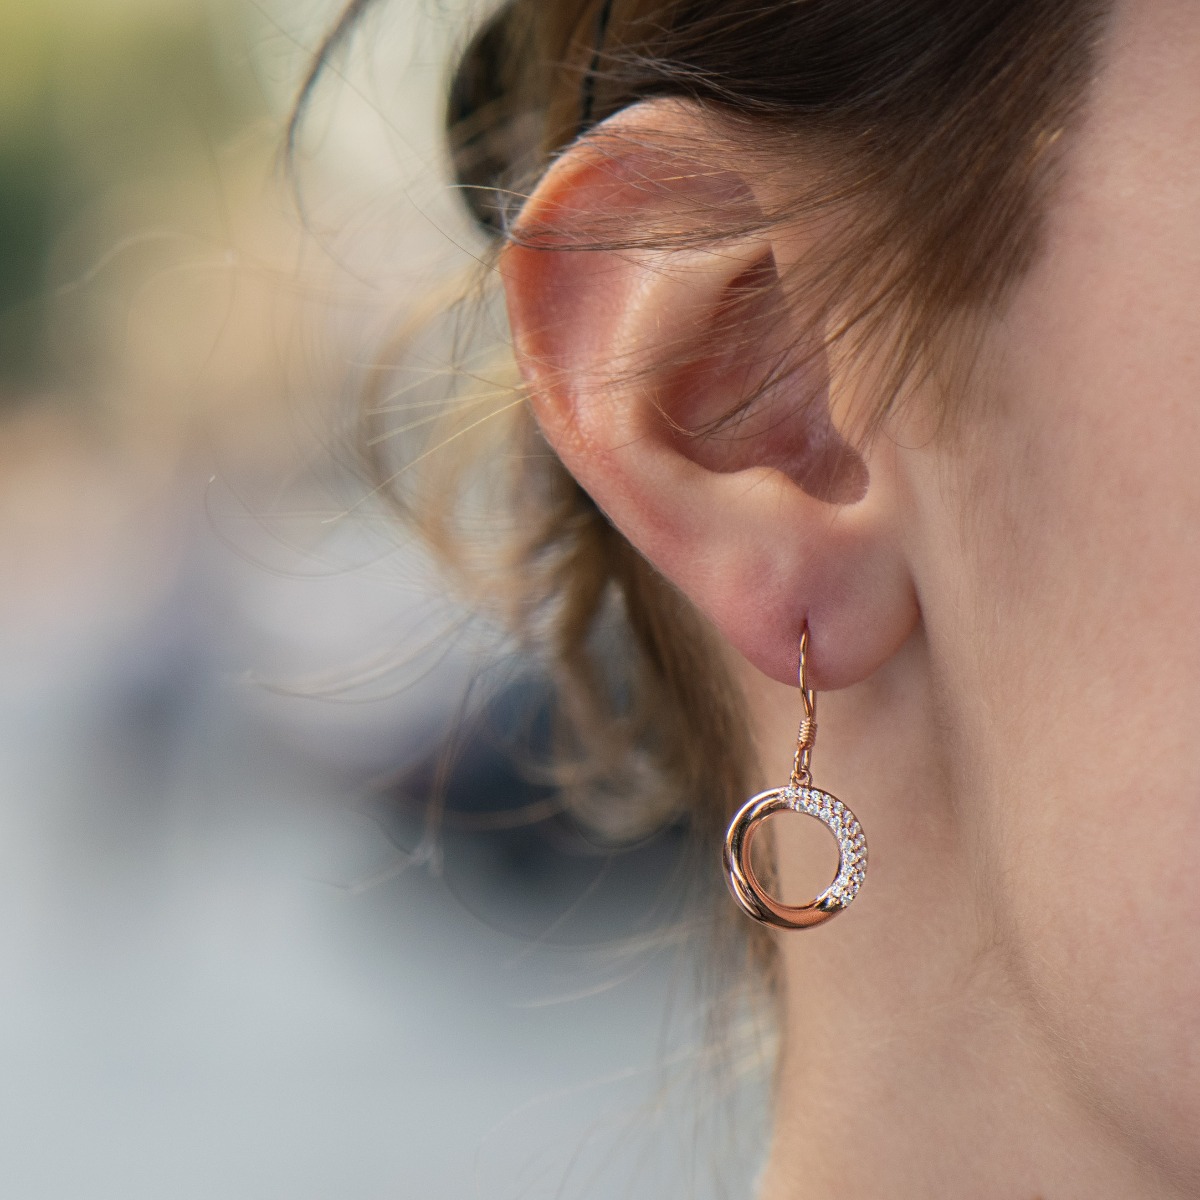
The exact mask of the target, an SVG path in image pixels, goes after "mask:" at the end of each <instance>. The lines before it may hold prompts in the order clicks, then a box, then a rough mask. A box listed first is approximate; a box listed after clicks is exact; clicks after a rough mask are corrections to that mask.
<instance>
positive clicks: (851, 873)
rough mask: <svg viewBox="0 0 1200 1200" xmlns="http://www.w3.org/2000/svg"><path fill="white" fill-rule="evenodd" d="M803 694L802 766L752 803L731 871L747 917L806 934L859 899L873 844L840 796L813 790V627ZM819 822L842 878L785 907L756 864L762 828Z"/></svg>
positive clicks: (731, 848) (728, 862) (804, 642)
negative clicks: (805, 819) (791, 818)
mask: <svg viewBox="0 0 1200 1200" xmlns="http://www.w3.org/2000/svg"><path fill="white" fill-rule="evenodd" d="M799 680H800V694H801V696H803V698H804V717H803V719H802V720H801V722H800V732H799V734H798V735H797V737H796V760H795V762H794V763H793V765H792V777H791V779H790V780H789V782H788V785H787V787H782V788H772V789H771V790H770V791H768V792H760V793H759V794H758V795H757V796H755V797H753V798H752V799H750V800H748V801H747V802H746V804H745V805H744V806H743V807H742V809H741V810H740V811H739V812H738V814H737V816H735V817H734V818H733V821H732V822H731V823H730V826H729V832H728V833H727V834H726V835H725V871H726V875H727V877H728V882H729V890H730V891H731V892H732V893H733V898H734V899H735V900H736V901H737V902H738V904H739V905H740V906H741V909H742V911H743V912H745V913H746V914H747V916H751V917H753V918H754V919H755V920H756V921H761V922H762V923H763V924H764V925H772V926H774V927H775V928H776V929H806V928H808V927H809V926H810V925H820V924H821V923H822V922H823V921H828V920H829V918H830V917H834V916H836V915H837V914H838V913H840V912H841V911H842V909H844V908H848V907H849V906H850V902H851V901H852V900H853V899H854V897H855V896H857V895H858V889H859V888H860V887H862V882H863V879H864V878H865V877H866V873H867V839H866V837H865V836H864V834H863V831H862V826H861V825H860V824H859V823H858V818H857V817H856V816H855V815H854V814H853V813H852V812H851V811H850V810H849V809H848V808H847V807H846V806H845V805H844V804H843V803H842V802H841V801H840V800H838V799H837V798H836V797H835V796H831V795H830V794H829V793H828V792H823V791H821V789H820V788H815V787H813V786H812V773H811V771H810V763H811V760H812V748H813V743H814V742H815V741H816V738H817V695H816V692H814V691H813V690H812V689H811V688H810V687H809V686H808V625H807V623H806V624H805V626H804V630H803V632H802V633H801V634H800V670H799ZM781 812H795V813H801V814H805V815H807V816H810V817H816V818H817V820H818V821H823V822H824V823H825V825H827V826H828V827H829V829H830V831H831V832H832V833H833V836H834V837H835V838H837V843H838V871H837V877H836V878H835V879H834V881H833V883H831V884H830V885H829V887H827V888H826V889H825V890H824V891H823V892H822V893H821V894H820V895H819V896H818V897H817V898H816V899H815V900H810V901H809V902H808V903H807V904H783V903H781V902H780V901H778V900H776V899H774V898H773V897H772V896H769V895H767V893H766V891H765V890H764V889H763V886H762V884H761V883H759V881H758V876H756V875H755V873H754V867H753V865H752V864H751V862H750V847H751V845H752V844H753V842H754V836H755V834H756V833H757V832H758V830H759V828H760V827H761V825H762V823H763V822H764V821H765V820H766V819H767V818H768V817H769V816H772V815H773V814H775V813H781Z"/></svg>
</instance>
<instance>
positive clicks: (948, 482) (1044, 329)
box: [901, 0, 1200, 1178]
mask: <svg viewBox="0 0 1200 1200" xmlns="http://www.w3.org/2000/svg"><path fill="white" fill-rule="evenodd" d="M1110 39H1111V40H1110V43H1109V45H1108V49H1107V54H1106V58H1107V62H1106V63H1105V65H1104V66H1103V69H1102V71H1101V74H1100V76H1099V78H1098V80H1097V82H1096V86H1095V91H1094V94H1093V96H1092V99H1091V103H1090V105H1089V110H1088V112H1087V114H1086V116H1085V118H1084V120H1083V121H1082V123H1081V127H1080V129H1079V130H1078V131H1077V135H1076V136H1075V137H1074V140H1073V142H1072V144H1071V145H1070V146H1069V147H1068V149H1067V152H1066V160H1065V165H1064V174H1063V178H1062V182H1061V186H1060V187H1059V189H1058V191H1057V194H1056V196H1055V197H1054V199H1053V201H1052V203H1051V206H1050V211H1049V213H1048V224H1047V228H1046V236H1045V244H1044V252H1043V253H1042V255H1041V257H1040V258H1039V261H1038V262H1037V264H1036V265H1035V267H1034V269H1033V271H1032V273H1031V274H1030V275H1029V277H1028V278H1027V279H1025V280H1024V281H1023V282H1022V283H1021V284H1020V286H1019V288H1018V289H1017V291H1016V292H1015V294H1014V295H1013V298H1012V303H1011V306H1010V307H1009V309H1008V310H1007V312H1006V313H1005V315H1004V316H1003V318H1002V319H1001V320H999V321H998V322H997V324H996V326H995V327H994V328H993V329H992V331H991V334H990V336H989V338H988V341H987V345H986V347H985V352H984V359H983V364H984V365H983V366H982V367H981V372H980V382H981V387H982V391H983V394H982V395H980V396H979V397H977V398H976V400H977V403H976V402H973V403H972V407H971V408H970V410H969V412H968V414H967V418H966V421H965V429H964V432H963V433H962V436H961V439H960V440H959V442H958V444H957V448H956V450H955V451H954V452H953V453H952V454H951V455H950V458H951V460H952V461H951V462H950V465H949V467H948V466H947V461H946V458H947V455H946V452H945V451H944V448H941V447H939V448H936V449H935V448H933V447H929V446H926V447H913V448H911V449H909V450H906V451H905V452H904V453H903V454H902V456H901V457H902V459H903V461H904V466H905V471H906V473H907V478H908V495H907V501H906V503H907V504H908V506H909V509H908V519H907V521H906V528H908V529H910V530H914V531H916V535H915V536H916V541H915V542H914V545H913V551H912V555H913V564H914V567H913V569H914V573H915V575H916V576H917V578H918V579H919V581H920V585H919V593H920V595H921V598H922V612H923V619H924V622H925V625H926V628H927V632H928V636H929V639H930V645H931V653H932V655H933V657H934V661H935V663H936V665H937V670H938V671H939V672H940V674H941V680H942V684H943V686H944V688H945V690H946V694H947V701H948V703H947V708H948V710H949V711H952V712H954V713H955V714H956V722H957V728H956V737H957V738H958V739H960V740H959V741H958V744H957V747H956V754H957V756H958V758H959V760H960V765H961V767H962V769H961V772H960V779H961V781H962V782H961V786H962V788H963V789H964V792H965V793H966V794H967V796H968V797H969V799H970V801H971V805H970V807H969V811H971V812H973V814H974V829H973V835H974V848H975V853H976V855H977V859H978V862H977V870H978V872H979V873H980V876H981V883H982V886H981V894H983V895H986V896H988V897H989V898H990V899H989V905H990V912H989V916H990V919H991V920H992V921H993V922H994V925H995V930H996V935H997V939H998V941H999V942H1000V944H1002V945H1003V946H1004V947H1005V953H1006V962H1007V969H1008V972H1009V976H1010V979H1011V982H1012V985H1013V988H1014V992H1015V993H1016V995H1017V997H1018V1003H1019V1004H1020V1005H1021V1006H1022V1010H1023V1011H1024V1013H1025V1014H1026V1015H1027V1017H1028V1021H1029V1025H1030V1028H1031V1030H1033V1031H1034V1034H1035V1036H1038V1037H1040V1038H1042V1039H1044V1046H1045V1049H1046V1053H1047V1055H1048V1056H1049V1058H1050V1059H1052V1060H1053V1061H1055V1062H1056V1063H1057V1065H1058V1068H1059V1070H1060V1071H1061V1074H1062V1077H1063V1080H1064V1082H1065V1083H1066V1085H1067V1086H1068V1088H1070V1089H1071V1091H1072V1092H1073V1093H1074V1094H1075V1095H1076V1097H1077V1098H1078V1099H1079V1101H1080V1102H1081V1103H1083V1104H1085V1105H1086V1106H1088V1107H1089V1108H1090V1109H1091V1110H1092V1111H1093V1112H1094V1113H1096V1114H1097V1115H1098V1116H1099V1117H1100V1118H1101V1119H1103V1120H1107V1121H1110V1122H1111V1123H1112V1127H1113V1130H1114V1133H1115V1136H1118V1137H1120V1138H1123V1139H1129V1140H1130V1142H1131V1143H1132V1144H1133V1146H1134V1148H1135V1150H1136V1151H1138V1152H1141V1153H1144V1154H1145V1155H1146V1156H1147V1157H1148V1158H1152V1159H1153V1160H1155V1161H1168V1162H1173V1163H1174V1165H1175V1166H1176V1168H1177V1170H1178V1171H1179V1172H1180V1173H1181V1174H1183V1175H1186V1174H1187V1173H1188V1172H1189V1171H1190V1172H1192V1177H1193V1178H1194V1177H1195V1174H1196V1173H1197V1172H1200V1150H1198V1149H1197V1146H1196V1138H1195V1133H1196V1130H1197V1129H1200V934H1198V933H1197V930H1198V929H1200V871H1198V870H1197V862H1198V860H1200V7H1198V6H1196V5H1195V4H1191V3H1188V2H1186V0H1182V2H1175V0H1154V2H1153V3H1142V2H1140V0H1134V2H1132V3H1129V4H1126V5H1124V6H1123V7H1119V8H1118V12H1117V14H1116V19H1115V24H1114V27H1113V29H1112V31H1111V34H1110ZM967 764H970V766H969V767H968V766H967Z"/></svg>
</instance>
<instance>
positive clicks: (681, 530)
mask: <svg viewBox="0 0 1200 1200" xmlns="http://www.w3.org/2000/svg"><path fill="white" fill-rule="evenodd" d="M689 146H691V147H695V146H703V147H707V148H708V150H707V151H706V153H705V155H704V161H703V162H701V161H699V160H698V157H697V156H696V155H695V153H694V152H691V153H689V151H688V149H687V148H688V147H689ZM712 147H713V132H712V126H711V123H710V121H709V120H708V119H707V118H706V116H705V113H704V111H703V110H702V109H701V108H700V107H699V106H697V105H694V104H692V103H690V102H681V101H666V100H663V101H649V102H645V103H643V104H640V105H637V106H635V107H634V108H631V109H627V110H625V111H624V112H622V113H619V114H618V115H617V116H616V117H613V118H610V119H609V121H607V122H605V124H604V125H603V126H601V127H600V128H599V129H598V130H597V131H594V132H593V134H592V135H589V137H587V138H585V139H583V140H581V141H580V142H577V143H576V144H575V145H573V146H572V147H570V148H569V149H568V150H567V151H565V152H564V154H563V155H562V156H561V157H560V158H559V159H558V160H557V161H556V162H555V163H554V165H553V166H552V167H551V168H550V169H549V171H548V172H547V173H546V175H545V177H544V178H543V179H542V181H541V182H540V184H539V185H538V187H537V189H536V190H535V191H534V193H533V195H532V196H531V197H530V198H529V199H528V201H527V202H526V203H525V205H524V206H523V208H522V210H521V212H520V214H519V216H518V218H517V220H516V223H515V225H514V228H513V231H512V234H511V236H510V238H509V241H508V243H507V245H506V247H505V249H504V251H503V253H502V256H501V260H500V273H501V276H502V278H503V280H504V285H505V291H506V296H507V301H508V311H509V317H510V321H511V326H512V331H513V339H514V346H515V350H516V354H517V359H518V362H519V364H520V367H521V370H522V374H523V376H524V378H525V381H526V384H527V386H528V389H529V393H530V397H531V402H532V404H533V407H534V411H535V413H536V415H537V418H538V421H539V423H540V425H541V428H542V430H543V432H544V434H545V436H546V438H547V440H548V441H549V442H550V444H551V445H552V446H553V447H554V449H555V451H556V452H557V453H558V455H559V457H560V458H561V459H562V461H563V463H564V464H565V465H566V467H567V468H568V470H570V471H571V473H572V474H573V475H574V476H575V478H576V479H577V480H578V481H579V483H580V484H581V485H582V486H583V487H584V488H585V489H586V490H587V491H588V492H589V494H590V495H591V496H592V498H593V499H594V500H595V501H596V503H597V504H598V505H599V506H600V508H601V509H602V510H603V511H604V512H605V514H606V515H607V516H608V518H609V519H610V520H611V521H612V522H613V524H614V525H616V527H617V528H618V529H620V530H621V532H622V533H623V534H624V535H625V536H626V537H627V538H628V539H629V541H630V542H631V543H632V544H633V545H634V546H635V547H637V549H638V550H639V551H640V552H641V553H642V554H643V555H644V556H645V557H646V558H647V559H648V560H649V561H650V562H651V563H653V564H654V566H655V567H657V568H658V570H659V571H661V572H662V574H663V575H665V576H666V577H667V578H668V579H670V580H671V581H672V582H673V583H674V584H675V585H676V586H677V587H678V588H680V589H681V590H682V591H683V592H684V593H685V594H686V595H687V596H688V597H689V598H690V599H691V600H692V601H693V602H694V603H695V604H696V605H697V606H698V607H699V608H700V609H701V611H703V612H704V613H705V614H706V615H707V616H708V617H709V618H710V619H711V620H712V621H713V622H714V623H715V625H716V626H717V628H718V629H719V630H720V631H721V633H722V634H723V635H724V636H725V638H726V639H727V640H728V641H729V642H730V643H731V644H732V645H733V646H734V647H735V648H736V649H737V650H738V651H740V652H741V653H742V654H743V655H744V656H745V657H746V658H747V659H748V660H749V661H750V662H751V663H753V664H754V665H755V666H756V667H757V668H758V669H759V670H760V671H762V672H764V673H765V674H767V675H768V676H770V677H772V678H774V679H777V680H780V681H782V682H787V683H792V684H794V683H795V681H796V667H797V662H798V657H799V641H800V635H801V631H802V630H803V629H804V627H805V625H806V624H807V625H808V626H809V628H810V630H811V638H812V649H811V656H810V668H811V679H812V682H813V684H814V685H815V686H818V687H821V688H836V687H843V686H847V685H849V684H851V683H855V682H857V681H859V680H861V679H864V678H866V677H867V676H869V675H870V674H872V673H873V672H874V671H875V670H876V669H877V668H878V667H879V666H880V665H881V664H882V663H883V662H884V661H886V660H887V659H888V658H889V657H890V656H891V655H892V654H893V653H894V652H895V650H896V649H897V648H898V647H899V646H900V645H901V644H902V643H903V642H904V640H905V639H906V638H907V636H908V634H909V632H910V631H911V630H912V628H913V625H914V623H915V621H916V619H917V608H916V601H915V597H914V591H913V586H912V581H911V576H910V573H909V569H908V564H907V560H906V557H905V554H904V552H903V546H902V542H901V538H900V536H899V522H898V520H897V507H898V506H897V491H896V487H895V472H894V462H893V457H894V455H895V453H896V450H895V447H894V446H892V445H891V444H890V443H888V442H887V441H885V440H883V439H877V440H876V441H875V442H874V443H873V445H872V449H871V450H870V452H869V453H867V454H863V453H860V452H859V451H857V450H855V449H853V448H852V447H851V446H850V445H849V444H848V443H847V442H846V441H845V440H843V438H842V437H841V436H840V434H839V433H838V430H837V428H836V425H835V423H834V420H833V417H832V414H833V413H834V412H835V411H836V410H837V409H838V403H837V401H838V394H837V392H838V386H839V385H838V380H837V377H836V375H837V373H836V372H833V371H831V370H830V366H829V362H828V360H827V355H826V354H825V350H824V346H823V344H822V339H821V338H820V337H816V338H814V335H813V333H812V330H811V328H810V327H809V325H808V324H807V323H806V322H805V321H804V320H803V319H802V318H801V316H800V315H799V314H798V313H795V312H793V311H792V306H791V305H789V303H788V301H787V298H786V295H785V289H784V287H783V284H782V281H781V277H780V268H779V264H780V263H781V262H787V261H793V260H794V259H795V257H796V255H797V247H796V245H795V244H794V239H793V240H789V237H788V235H785V234H784V233H781V232H778V231H775V230H773V229H772V227H771V226H770V225H769V224H768V223H766V222H764V221H762V220H761V219H759V220H756V215H757V216H758V217H759V218H761V213H762V198H761V197H760V196H759V195H758V194H757V192H756V189H755V183H754V179H755V173H754V170H753V168H752V164H751V163H750V161H749V160H748V159H745V160H740V159H739V156H738V154H737V150H736V147H730V148H729V150H728V152H727V153H726V152H724V149H723V151H722V153H721V154H720V155H719V156H716V155H714V154H712V153H711V150H712ZM717 157H719V159H720V163H719V165H718V166H713V165H712V163H713V160H714V158H717ZM705 218H707V223H708V226H709V228H710V229H711V227H712V225H713V224H714V223H715V222H718V221H719V222H721V223H723V224H724V225H727V226H730V225H731V226H732V227H733V228H735V229H739V230H741V231H742V232H740V233H737V234H735V235H734V236H723V237H721V238H720V239H717V240H714V239H712V238H708V239H705V238H704V237H702V236H699V234H700V232H701V228H700V227H701V226H702V225H703V224H704V219H705ZM669 230H675V232H676V236H674V237H671V236H665V237H664V233H665V232H666V231H669ZM692 233H695V234H697V236H692ZM810 236H811V235H810ZM787 362H792V363H798V365H795V366H794V367H793V368H790V369H789V368H785V365H784V364H785V363H787ZM747 398H749V402H748V403H745V404H744V406H743V402H745V401H747ZM729 413H734V414H735V415H734V416H733V417H732V418H730V419H728V420H724V419H723V418H725V416H726V414H729Z"/></svg>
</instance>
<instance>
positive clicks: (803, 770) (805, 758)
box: [791, 621, 817, 787]
mask: <svg viewBox="0 0 1200 1200" xmlns="http://www.w3.org/2000/svg"><path fill="white" fill-rule="evenodd" d="M796 678H797V680H798V682H799V684H800V695H801V696H802V697H803V698H804V716H803V717H802V718H801V720H800V731H799V733H797V734H796V759H795V761H794V762H793V763H792V780H791V782H792V787H807V786H808V785H809V784H810V783H812V771H811V770H810V767H811V764H812V749H813V744H814V743H815V742H816V740H817V693H816V692H814V691H813V690H812V688H810V687H809V686H808V622H807V621H806V622H805V624H804V628H803V630H801V632H800V667H799V669H798V670H797V672H796Z"/></svg>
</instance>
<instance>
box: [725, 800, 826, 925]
mask: <svg viewBox="0 0 1200 1200" xmlns="http://www.w3.org/2000/svg"><path fill="white" fill-rule="evenodd" d="M791 811H792V806H791V804H790V803H789V801H788V798H787V793H786V789H784V788H774V789H772V790H771V791H769V792H762V793H760V794H759V795H757V796H755V797H754V798H753V799H752V800H750V801H749V802H748V803H747V804H746V805H745V807H743V808H742V810H741V811H740V812H739V813H738V815H737V816H736V817H734V818H733V821H732V822H731V824H730V826H729V832H728V833H727V834H726V835H725V872H726V875H727V877H728V880H729V890H730V891H731V892H732V893H733V898H734V899H735V900H736V901H737V902H738V904H739V905H740V906H741V909H742V911H743V912H744V913H745V914H746V915H747V916H749V917H753V918H754V919H755V920H756V921H761V922H762V923H763V924H764V925H771V926H774V928H776V929H808V928H810V927H811V926H813V925H820V924H822V923H823V922H825V921H828V920H829V918H830V917H834V916H837V914H838V913H839V912H841V911H842V907H843V906H842V904H841V903H840V902H839V901H837V900H835V899H833V897H831V896H829V895H828V893H824V894H823V895H822V896H818V897H817V898H816V899H815V900H810V901H809V902H808V903H807V904H784V903H782V901H779V900H776V899H775V898H774V897H773V896H769V895H768V894H767V892H766V890H765V889H764V888H763V885H762V884H761V883H760V882H759V879H758V876H757V875H756V874H755V873H754V866H753V864H752V862H751V860H750V849H751V847H752V846H753V844H754V838H755V835H756V834H757V833H758V831H759V829H760V828H761V826H762V823H763V822H764V821H765V820H766V819H767V818H768V817H770V816H774V815H775V813H779V812H791Z"/></svg>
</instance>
